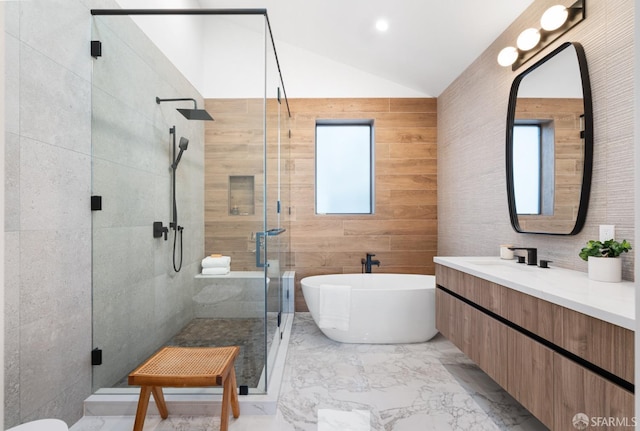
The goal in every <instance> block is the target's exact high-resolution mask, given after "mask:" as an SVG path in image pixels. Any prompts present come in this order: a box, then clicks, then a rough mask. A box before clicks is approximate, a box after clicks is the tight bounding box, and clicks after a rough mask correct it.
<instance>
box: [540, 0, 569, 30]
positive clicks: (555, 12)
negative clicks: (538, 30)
mask: <svg viewBox="0 0 640 431" xmlns="http://www.w3.org/2000/svg"><path fill="white" fill-rule="evenodd" d="M568 17H569V10H568V9H567V8H566V7H564V6H562V5H561V4H557V5H555V6H551V7H550V8H549V9H547V10H546V11H545V12H544V13H543V14H542V18H540V26H541V27H542V28H543V29H545V30H547V31H553V30H557V29H558V28H560V27H562V24H564V23H565V22H566V21H567V18H568Z"/></svg>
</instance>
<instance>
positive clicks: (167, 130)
mask: <svg viewBox="0 0 640 431" xmlns="http://www.w3.org/2000/svg"><path fill="white" fill-rule="evenodd" d="M92 15H93V18H92V46H91V52H92V56H93V60H92V61H93V77H92V214H93V216H92V221H93V268H92V274H93V280H92V284H93V286H92V289H93V349H94V351H93V353H94V354H93V355H92V357H93V358H92V359H93V362H94V367H93V390H94V391H96V392H99V391H103V392H104V391H107V392H110V393H113V392H115V393H121V392H123V393H127V392H128V391H131V390H132V389H131V388H129V387H128V385H127V376H128V374H129V372H131V371H132V370H133V369H134V368H136V367H137V366H138V365H139V364H140V363H142V362H143V361H144V360H145V359H146V358H148V357H149V356H150V355H152V354H153V353H154V352H155V351H157V350H158V349H160V348H161V347H163V346H166V345H180V346H227V345H238V346H240V348H241V353H240V355H239V356H238V358H237V359H236V375H237V378H238V385H239V386H240V387H241V392H245V390H246V392H247V393H266V392H267V388H268V383H269V379H270V378H271V375H272V372H273V368H274V362H275V359H276V357H277V353H278V349H279V348H280V346H279V344H280V340H281V337H282V331H283V328H284V325H285V323H286V321H287V319H288V318H291V315H290V314H289V313H288V311H289V310H291V307H290V305H289V304H288V302H287V301H288V300H289V299H288V295H287V291H286V290H285V289H284V288H283V285H284V283H285V280H284V274H285V273H286V271H287V270H288V268H289V267H290V265H289V256H290V250H289V243H290V240H289V226H288V223H289V212H290V211H289V197H290V190H289V184H290V182H289V174H288V172H287V170H286V167H287V166H288V164H287V160H288V158H289V124H288V121H289V117H290V115H289V106H288V101H287V98H286V92H285V89H284V83H283V80H282V72H281V70H280V66H279V63H278V58H277V53H276V50H275V46H274V42H273V38H272V34H271V28H270V24H269V20H268V16H267V12H266V10H264V9H250V10H244V9H242V10H239V9H234V10H209V9H179V10H171V9H162V10H126V9H109V10H92ZM196 110H197V111H196ZM204 111H206V112H207V113H208V114H209V115H210V117H212V120H210V119H208V118H205V116H204V114H203V112H204ZM206 257H209V258H210V259H208V260H207V262H208V263H207V267H208V265H209V262H215V265H214V266H213V267H212V268H213V269H209V270H207V271H205V270H204V269H205V268H203V267H202V265H203V263H204V262H203V260H204V259H205V258H206ZM227 257H228V259H227ZM243 389H244V390H243Z"/></svg>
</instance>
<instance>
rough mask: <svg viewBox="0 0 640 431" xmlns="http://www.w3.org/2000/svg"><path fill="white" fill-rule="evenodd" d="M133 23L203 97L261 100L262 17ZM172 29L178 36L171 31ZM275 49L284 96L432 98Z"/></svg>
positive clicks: (168, 1)
mask: <svg viewBox="0 0 640 431" xmlns="http://www.w3.org/2000/svg"><path fill="white" fill-rule="evenodd" d="M117 1H118V3H119V4H120V5H121V6H122V7H123V8H138V7H139V8H149V7H150V6H149V3H148V2H145V1H144V0H117ZM165 7H170V8H180V7H185V8H190V7H193V8H196V7H198V6H197V3H195V0H180V1H176V0H163V1H160V2H156V3H154V4H153V8H165ZM135 21H136V23H137V24H138V25H139V26H140V27H141V28H142V29H143V31H144V32H145V33H146V34H147V35H149V37H151V38H152V40H153V41H154V42H155V43H156V44H157V45H158V47H159V48H160V49H161V50H162V51H163V52H164V53H165V55H167V57H168V58H169V59H170V60H171V61H172V62H173V63H174V64H175V65H176V66H177V67H178V69H180V70H181V71H182V73H183V74H184V75H185V77H187V79H189V80H190V81H191V83H192V84H193V85H194V86H195V87H196V88H197V89H198V90H199V92H200V93H201V94H202V95H203V96H204V97H205V98H234V97H262V96H263V94H264V64H263V63H257V62H256V59H263V58H264V51H265V41H264V24H263V21H264V18H263V17H262V16H241V17H224V16H206V17H195V16H154V17H144V16H139V17H135ZM175 28H180V32H173V31H171V29H175ZM276 30H277V29H274V31H276ZM183 31H184V32H185V34H180V33H181V32H183ZM275 44H276V50H277V53H278V59H279V61H280V66H281V68H282V73H283V79H284V85H285V89H286V91H287V97H292V98H293V97H297V98H301V97H336V98H339V97H433V96H434V95H430V94H424V93H422V92H419V91H416V90H414V89H411V88H407V87H404V86H401V85H398V84H396V83H394V82H392V81H389V80H387V79H384V78H381V77H379V76H376V75H374V74H372V73H370V72H366V71H363V70H359V69H356V68H354V67H351V66H348V65H346V64H343V63H339V62H336V61H333V60H329V59H327V58H326V57H322V56H319V55H317V54H314V53H312V52H310V51H307V50H304V49H301V48H298V47H295V46H293V45H290V44H287V43H284V42H282V41H278V40H276V41H275ZM185 47H188V49H185ZM238 53H241V54H240V55H238ZM221 64H224V67H220V65H221Z"/></svg>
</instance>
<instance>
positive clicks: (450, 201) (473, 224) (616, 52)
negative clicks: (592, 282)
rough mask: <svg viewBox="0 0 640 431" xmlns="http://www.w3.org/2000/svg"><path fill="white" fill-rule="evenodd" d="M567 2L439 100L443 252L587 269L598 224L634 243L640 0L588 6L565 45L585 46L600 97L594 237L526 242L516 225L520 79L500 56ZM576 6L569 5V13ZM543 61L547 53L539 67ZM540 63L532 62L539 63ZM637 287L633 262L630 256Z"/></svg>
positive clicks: (486, 57)
mask: <svg viewBox="0 0 640 431" xmlns="http://www.w3.org/2000/svg"><path fill="white" fill-rule="evenodd" d="M556 3H557V0H537V1H535V2H534V3H533V4H532V5H531V6H530V7H529V8H528V9H527V11H526V12H525V13H524V14H523V15H521V16H520V17H519V18H518V19H517V20H516V21H515V22H514V24H512V25H511V26H510V27H509V28H508V29H507V31H506V32H504V33H503V34H502V35H501V36H500V37H499V38H498V39H497V40H496V42H494V43H493V44H492V45H491V46H490V47H489V48H488V49H487V50H486V51H485V52H484V53H483V54H482V55H481V56H480V57H479V58H478V59H477V60H476V61H475V62H474V63H473V64H472V65H471V66H470V67H469V68H468V69H467V70H466V71H465V72H464V73H463V74H462V75H461V76H460V77H459V78H458V79H456V80H455V81H454V82H453V83H452V84H451V86H449V87H448V88H447V89H446V90H445V91H444V92H443V94H442V95H441V96H440V97H439V98H438V220H439V224H438V254H440V255H496V256H497V255H498V249H499V244H504V243H512V244H516V245H521V246H529V247H537V248H538V256H539V258H541V259H550V260H552V261H553V262H554V265H557V266H560V267H566V268H572V269H576V270H579V271H586V270H587V267H586V262H584V261H582V260H581V259H580V258H579V257H578V252H579V251H580V249H581V248H582V247H583V246H584V243H586V241H587V240H589V239H593V238H598V232H599V231H598V225H600V224H614V225H616V237H617V238H619V239H623V238H627V239H629V240H633V239H634V235H635V232H634V188H633V178H634V170H633V169H634V162H633V160H634V147H633V145H634V141H633V139H634V125H633V86H634V81H633V52H634V51H633V28H634V27H633V26H634V21H633V17H634V13H633V10H634V2H633V1H631V0H620V1H615V2H606V1H597V0H596V1H588V2H587V3H588V7H587V18H586V19H585V21H583V22H582V23H580V24H579V25H578V26H577V27H575V28H574V29H572V30H570V31H569V32H568V33H566V34H565V35H564V36H562V37H561V38H560V39H559V40H558V41H556V42H554V43H553V44H552V45H551V47H550V48H547V49H546V50H545V51H544V52H545V53H546V52H549V51H550V50H551V49H553V48H555V47H556V46H558V45H559V44H560V43H562V42H564V41H574V42H579V43H581V44H582V45H583V47H584V49H585V52H586V56H587V62H588V65H589V73H590V77H591V87H592V93H593V111H594V132H595V138H594V168H593V181H592V189H591V200H590V204H589V210H588V214H587V220H586V224H585V227H584V229H583V230H582V232H580V233H579V234H578V235H576V236H549V235H533V234H517V233H515V231H514V230H513V229H512V228H511V225H510V223H509V213H508V207H507V194H506V184H505V136H506V133H505V127H506V116H507V102H508V98H509V89H510V86H511V82H512V81H513V79H514V78H515V77H516V76H517V75H518V74H519V73H521V72H522V71H524V70H526V67H527V66H529V65H530V64H529V63H528V64H527V65H526V66H524V67H521V68H520V69H518V70H517V71H516V72H512V71H511V68H503V67H500V66H499V65H498V63H497V62H496V57H497V55H498V52H499V51H500V50H501V49H502V48H503V47H505V46H507V45H512V44H513V43H514V42H515V40H516V38H517V36H518V34H519V33H520V32H521V31H522V30H523V29H525V28H527V27H530V26H532V25H535V24H536V23H537V21H538V20H539V18H540V16H541V15H542V13H543V12H544V11H545V10H546V9H547V8H548V7H550V6H551V5H553V4H556ZM571 3H572V1H563V2H562V4H565V5H569V4H571ZM542 56H543V55H542V54H539V55H538V56H537V57H536V59H539V58H541V57H542ZM532 63H533V62H531V64H532ZM623 265H624V270H623V277H624V278H625V279H628V280H632V279H633V256H631V255H627V256H624V258H623Z"/></svg>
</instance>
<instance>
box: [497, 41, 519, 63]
mask: <svg viewBox="0 0 640 431" xmlns="http://www.w3.org/2000/svg"><path fill="white" fill-rule="evenodd" d="M517 59H518V50H517V49H515V48H514V47H513V46H507V47H506V48H503V49H502V51H500V53H499V54H498V64H499V65H500V66H503V67H507V66H511V65H512V64H513V63H515V62H516V60H517Z"/></svg>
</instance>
